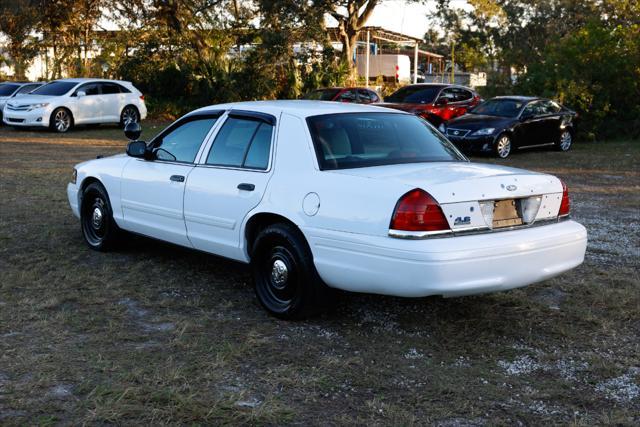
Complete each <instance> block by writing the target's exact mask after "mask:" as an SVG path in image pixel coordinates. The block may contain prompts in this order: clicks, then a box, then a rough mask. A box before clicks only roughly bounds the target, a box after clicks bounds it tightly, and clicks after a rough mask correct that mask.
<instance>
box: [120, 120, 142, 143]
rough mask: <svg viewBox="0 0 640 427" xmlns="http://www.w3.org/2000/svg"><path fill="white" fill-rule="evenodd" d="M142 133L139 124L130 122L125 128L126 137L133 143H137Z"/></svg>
mask: <svg viewBox="0 0 640 427" xmlns="http://www.w3.org/2000/svg"><path fill="white" fill-rule="evenodd" d="M141 133H142V127H141V126H140V123H137V122H129V123H127V125H126V126H125V127H124V135H125V136H126V137H127V139H129V140H131V141H137V140H138V138H140V134H141Z"/></svg>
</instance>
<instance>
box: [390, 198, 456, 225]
mask: <svg viewBox="0 0 640 427" xmlns="http://www.w3.org/2000/svg"><path fill="white" fill-rule="evenodd" d="M390 228H391V229H392V230H400V231H443V230H449V223H448V222H447V218H446V217H445V216H444V213H443V212H442V208H441V207H440V205H439V204H438V202H436V200H435V199H434V198H433V197H431V195H430V194H429V193H427V192H426V191H423V190H420V189H415V190H411V191H409V192H408V193H407V194H405V195H404V196H402V197H401V198H400V200H399V201H398V204H397V205H396V209H395V211H394V212H393V218H392V219H391V227H390Z"/></svg>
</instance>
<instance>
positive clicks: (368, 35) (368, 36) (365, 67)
mask: <svg viewBox="0 0 640 427" xmlns="http://www.w3.org/2000/svg"><path fill="white" fill-rule="evenodd" d="M370 43H371V33H370V32H369V30H367V51H366V53H365V56H366V58H367V63H366V65H365V66H364V78H365V86H366V87H369V56H370V55H371V45H370Z"/></svg>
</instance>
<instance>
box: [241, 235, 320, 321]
mask: <svg viewBox="0 0 640 427" xmlns="http://www.w3.org/2000/svg"><path fill="white" fill-rule="evenodd" d="M251 269H252V272H253V279H254V285H255V292H256V296H257V297H258V301H259V302H260V304H261V305H262V306H263V307H264V308H265V309H266V310H267V311H268V312H269V313H270V314H272V315H273V316H276V317H278V318H281V319H301V318H304V317H308V316H312V315H314V314H318V313H320V312H322V311H324V310H325V309H326V308H328V307H329V306H330V305H331V302H332V301H331V297H332V296H333V295H332V292H331V289H330V288H329V287H328V286H327V285H326V284H324V282H323V281H322V279H321V278H320V276H319V275H318V272H317V271H316V268H315V266H314V264H313V257H312V255H311V250H310V249H309V246H308V244H307V242H306V240H305V239H304V236H303V235H302V233H301V232H300V231H299V230H297V229H296V228H295V227H294V226H292V225H289V224H284V223H283V224H274V225H270V226H268V227H266V228H265V229H264V230H262V231H261V232H260V233H259V234H258V237H257V238H256V240H255V244H254V245H253V251H252V257H251Z"/></svg>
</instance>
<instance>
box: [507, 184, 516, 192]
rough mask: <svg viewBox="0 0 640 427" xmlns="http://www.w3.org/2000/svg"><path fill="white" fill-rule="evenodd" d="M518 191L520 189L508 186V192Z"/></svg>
mask: <svg viewBox="0 0 640 427" xmlns="http://www.w3.org/2000/svg"><path fill="white" fill-rule="evenodd" d="M517 189H518V187H516V186H515V185H507V190H509V191H516V190H517Z"/></svg>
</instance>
